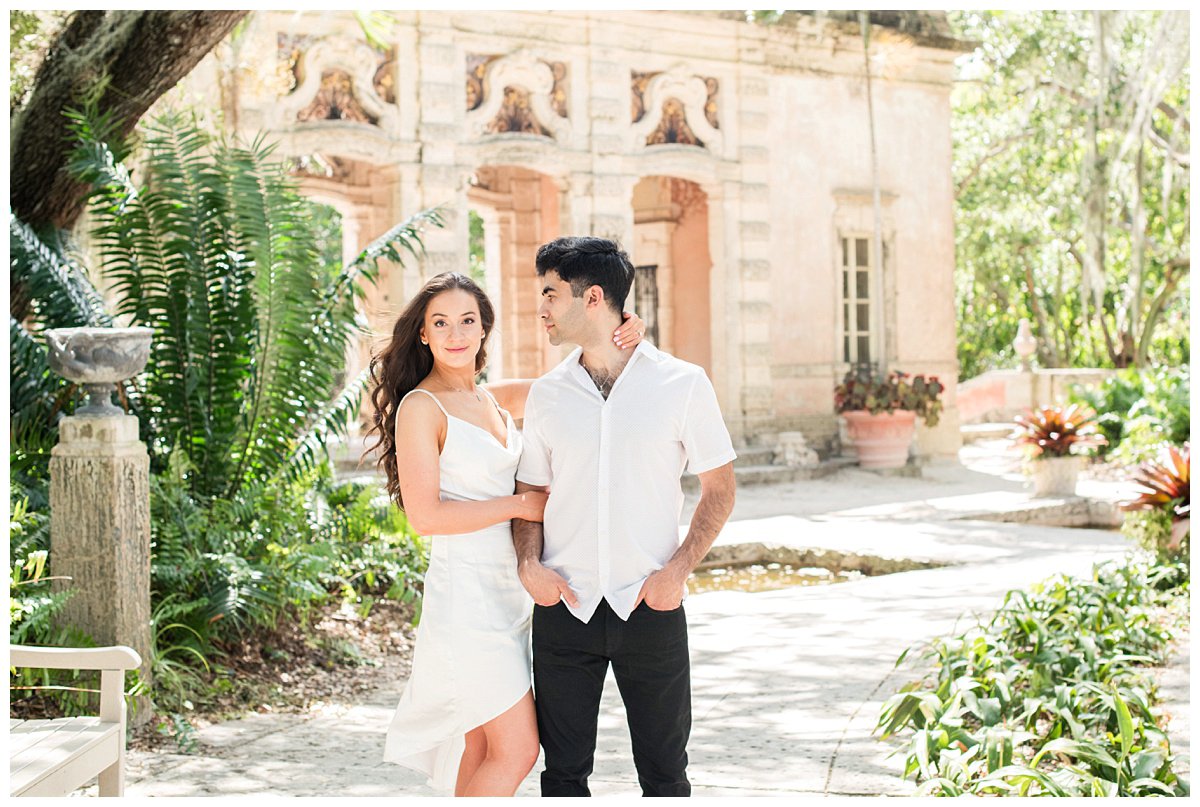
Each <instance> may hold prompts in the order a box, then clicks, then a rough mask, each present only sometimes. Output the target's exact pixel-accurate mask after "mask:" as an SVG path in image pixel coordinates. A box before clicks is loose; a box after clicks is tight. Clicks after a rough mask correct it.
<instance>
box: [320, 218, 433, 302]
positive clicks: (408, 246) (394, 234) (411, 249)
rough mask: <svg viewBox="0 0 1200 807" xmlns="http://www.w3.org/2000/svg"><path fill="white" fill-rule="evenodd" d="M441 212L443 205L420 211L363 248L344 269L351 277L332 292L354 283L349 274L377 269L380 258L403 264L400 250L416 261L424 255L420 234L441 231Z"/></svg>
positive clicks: (352, 277)
mask: <svg viewBox="0 0 1200 807" xmlns="http://www.w3.org/2000/svg"><path fill="white" fill-rule="evenodd" d="M445 209H446V208H445V206H444V205H438V206H437V207H431V208H429V209H428V210H422V211H421V212H419V213H416V214H414V215H412V216H409V217H408V218H407V219H405V220H404V221H402V222H400V223H399V224H397V225H395V226H393V227H392V228H391V229H389V230H388V231H387V232H385V233H384V234H383V235H381V236H379V237H378V238H376V239H375V240H374V241H372V242H371V243H369V244H367V246H366V247H365V248H364V249H363V251H362V252H360V253H358V255H356V256H355V257H354V260H353V261H351V262H350V264H349V265H348V266H347V267H346V274H351V277H350V278H349V279H348V280H346V281H343V280H342V279H341V278H338V280H336V281H335V286H338V289H335V291H337V290H339V289H340V288H343V287H344V286H345V285H346V283H348V282H350V281H353V280H354V279H355V277H354V276H353V273H355V272H359V273H361V272H366V271H368V270H367V268H366V267H368V266H369V267H371V269H372V270H375V269H377V267H378V262H379V259H380V258H387V259H388V260H391V261H395V262H396V263H400V264H402V263H404V253H403V252H401V251H400V249H401V248H402V249H404V250H405V251H406V252H408V254H409V255H411V256H412V257H414V258H418V259H419V258H420V257H421V255H423V254H424V252H425V243H424V242H423V241H422V240H421V232H422V231H423V230H424V229H425V228H426V227H445V226H446V217H445V215H444V213H445Z"/></svg>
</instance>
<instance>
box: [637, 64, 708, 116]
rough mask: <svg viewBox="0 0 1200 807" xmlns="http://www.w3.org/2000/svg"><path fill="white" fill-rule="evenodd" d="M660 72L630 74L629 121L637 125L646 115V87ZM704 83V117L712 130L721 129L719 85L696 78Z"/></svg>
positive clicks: (701, 77) (704, 77)
mask: <svg viewBox="0 0 1200 807" xmlns="http://www.w3.org/2000/svg"><path fill="white" fill-rule="evenodd" d="M660 74H661V71H659V72H654V73H639V72H637V71H636V70H635V71H632V72H630V74H629V77H630V91H631V92H630V96H631V100H632V109H631V110H630V120H631V121H632V122H633V123H637V122H638V121H640V120H641V119H642V117H643V116H644V115H645V114H646V102H645V95H646V85H647V84H649V83H650V79H652V78H654V77H655V76H657V75H660ZM696 78H698V79H700V80H701V81H703V82H704V89H705V92H706V93H707V97H706V98H705V100H704V117H705V119H706V120H707V121H708V125H709V126H711V127H712V128H714V129H720V128H721V122H720V118H719V116H718V114H717V99H716V96H717V92H718V91H719V90H720V87H721V83H720V82H719V81H718V80H717V79H715V78H713V77H712V76H696Z"/></svg>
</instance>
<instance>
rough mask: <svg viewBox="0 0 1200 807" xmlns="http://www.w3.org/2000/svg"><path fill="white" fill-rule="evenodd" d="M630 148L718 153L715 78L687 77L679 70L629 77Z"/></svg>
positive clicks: (720, 142) (719, 147)
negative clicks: (658, 147)
mask: <svg viewBox="0 0 1200 807" xmlns="http://www.w3.org/2000/svg"><path fill="white" fill-rule="evenodd" d="M630 89H631V96H632V108H631V110H630V112H631V117H632V119H633V125H632V126H631V127H630V135H629V136H630V139H631V143H630V145H631V146H634V147H636V146H638V145H642V144H644V145H647V146H654V145H660V144H666V143H678V144H681V145H688V146H700V147H703V148H707V149H708V150H710V151H712V152H713V153H720V150H721V145H722V137H721V132H720V130H719V128H718V125H717V124H719V122H720V121H719V118H718V116H717V102H716V98H715V97H716V94H717V91H718V89H719V82H718V81H717V80H716V79H715V78H711V77H710V78H702V77H700V76H694V75H688V74H687V73H685V72H684V71H683V68H675V69H673V70H669V71H666V72H659V73H637V72H633V73H631V74H630Z"/></svg>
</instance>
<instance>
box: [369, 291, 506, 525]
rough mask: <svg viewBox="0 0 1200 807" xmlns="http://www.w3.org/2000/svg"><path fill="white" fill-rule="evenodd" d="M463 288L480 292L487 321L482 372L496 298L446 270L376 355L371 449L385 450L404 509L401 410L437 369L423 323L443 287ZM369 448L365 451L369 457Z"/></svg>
mask: <svg viewBox="0 0 1200 807" xmlns="http://www.w3.org/2000/svg"><path fill="white" fill-rule="evenodd" d="M453 289H462V290H463V291H465V292H468V293H470V294H472V295H474V296H475V300H476V302H478V303H479V319H480V321H481V322H482V323H483V341H482V342H481V343H480V345H479V353H478V354H476V356H475V372H476V373H478V372H480V371H481V370H482V369H483V367H484V365H485V364H486V363H487V340H488V337H489V336H491V333H492V325H493V323H495V321H496V313H495V310H494V309H493V308H492V301H491V300H489V299H488V296H487V295H486V294H485V293H484V291H483V289H481V288H479V286H478V284H476V283H475V281H473V280H471V278H469V277H467V276H466V275H464V274H460V273H458V272H444V273H442V274H440V275H436V276H435V277H432V278H430V279H429V282H427V283H426V284H425V285H424V286H422V287H421V290H420V291H418V292H417V293H416V296H414V297H413V298H412V300H410V301H409V303H408V305H407V306H405V308H404V311H403V312H401V314H400V317H399V319H397V320H396V325H395V327H393V328H392V340H391V341H390V342H389V343H388V344H387V345H386V346H385V347H384V348H383V350H381V351H380V352H379V353H378V354H376V355H375V356H372V357H371V365H370V368H371V382H372V384H373V385H374V389H373V390H372V391H371V403H372V405H373V406H374V407H375V414H374V417H373V421H374V425H372V426H371V429H370V430H369V431H368V432H367V436H368V437H369V436H370V435H371V434H372V433H374V432H375V431H378V432H379V442H377V443H375V445H373V446H371V447H370V448H368V449H367V451H371V450H374V449H377V448H379V449H381V452H380V457H379V462H378V464H379V465H381V466H383V472H384V474H386V475H387V492H388V496H390V497H391V498H392V501H394V502H395V503H396V505H397V506H398V507H400V509H404V500H403V498H401V495H400V479H399V476H398V475H397V473H396V411H397V409H398V407H399V405H400V401H401V400H402V399H403V398H404V396H405V395H407V394H408V393H409V392H411V391H412V390H414V389H415V388H416V386H417V385H418V384H420V383H421V382H422V381H423V380H424V379H425V376H427V375H429V372H430V371H431V370H432V369H433V354H432V353H430V351H429V345H423V344H421V326H422V325H423V324H424V323H425V311H426V309H428V307H429V301H430V300H432V299H433V298H434V297H437V296H438V295H439V294H441V293H442V292H446V291H451V290H453ZM366 453H367V452H363V456H366Z"/></svg>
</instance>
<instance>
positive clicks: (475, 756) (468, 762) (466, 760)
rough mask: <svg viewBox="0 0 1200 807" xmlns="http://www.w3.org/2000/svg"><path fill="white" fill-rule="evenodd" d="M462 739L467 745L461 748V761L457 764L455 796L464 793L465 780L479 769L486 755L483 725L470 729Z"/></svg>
mask: <svg viewBox="0 0 1200 807" xmlns="http://www.w3.org/2000/svg"><path fill="white" fill-rule="evenodd" d="M463 739H465V740H466V741H467V746H466V748H464V749H463V755H462V761H461V762H460V763H459V764H458V781H457V783H456V784H455V785H454V795H456V796H462V795H463V794H464V791H465V790H466V788H467V782H469V781H471V777H472V776H474V775H475V772H476V771H477V770H479V766H480V765H482V764H483V759H484V757H485V756H487V736H486V735H485V734H484V733H483V726H476V727H475V728H473V729H471V730H470V731H468V732H467V733H466V735H465V736H464V738H463Z"/></svg>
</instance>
